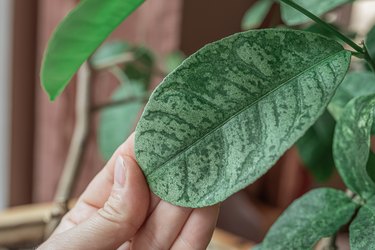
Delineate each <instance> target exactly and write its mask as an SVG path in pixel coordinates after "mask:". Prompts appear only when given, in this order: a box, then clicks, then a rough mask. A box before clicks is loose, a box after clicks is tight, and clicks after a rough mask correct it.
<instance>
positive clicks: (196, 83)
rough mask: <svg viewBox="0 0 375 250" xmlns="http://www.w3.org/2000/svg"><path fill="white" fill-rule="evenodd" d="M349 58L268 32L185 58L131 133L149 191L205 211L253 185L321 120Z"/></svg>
mask: <svg viewBox="0 0 375 250" xmlns="http://www.w3.org/2000/svg"><path fill="white" fill-rule="evenodd" d="M350 57H351V54H350V52H348V51H346V50H344V49H343V47H342V46H341V45H340V44H338V43H337V42H335V41H333V40H330V39H327V38H325V37H323V36H320V35H317V34H313V33H307V32H303V31H293V30H279V29H270V30H257V31H248V32H244V33H239V34H235V35H233V36H230V37H227V38H225V39H223V40H220V41H217V42H215V43H212V44H209V45H207V46H205V47H204V48H202V49H201V50H199V51H198V52H196V53H195V54H193V55H192V56H190V57H189V58H187V59H186V60H185V61H184V62H183V63H182V64H181V66H179V67H178V68H177V69H176V70H175V71H173V72H172V73H171V74H170V75H168V76H167V77H166V78H165V79H164V81H163V82H162V83H161V84H160V85H159V87H158V88H157V89H156V90H155V91H154V93H153V94H152V96H151V99H150V101H149V102H148V104H147V106H146V108H145V110H144V112H143V115H142V117H141V120H140V122H139V123H138V126H137V128H136V144H135V152H136V157H137V160H138V162H139V164H140V166H141V168H142V169H143V171H144V173H145V176H146V178H147V180H148V183H149V186H150V188H151V190H152V191H153V192H154V193H155V194H156V195H158V196H160V197H161V198H162V199H164V200H166V201H169V202H171V203H173V204H176V205H181V206H188V207H203V206H208V205H212V204H215V203H218V202H220V201H223V200H224V199H226V198H227V197H229V196H230V195H231V194H233V193H235V192H237V191H238V190H240V189H242V188H244V187H246V186H247V185H249V184H250V183H252V182H254V181H255V180H257V179H258V178H259V177H260V176H262V175H263V174H264V173H265V172H267V170H268V169H269V168H271V166H273V165H274V163H275V162H276V161H277V160H278V159H279V158H280V157H281V156H282V155H283V154H284V152H285V151H286V150H287V149H289V148H290V147H291V146H292V145H293V144H294V143H295V142H296V141H297V140H298V138H300V137H301V136H302V135H303V134H304V133H305V132H306V130H307V129H308V128H309V127H310V126H311V125H313V124H314V122H315V121H316V120H317V118H318V117H319V116H320V115H321V114H322V113H323V112H324V109H325V107H326V105H327V104H328V102H329V101H330V99H331V97H332V95H333V93H334V91H335V89H336V88H337V86H338V85H339V83H340V82H341V81H342V79H343V78H344V75H345V74H346V72H347V70H348V67H349V62H350Z"/></svg>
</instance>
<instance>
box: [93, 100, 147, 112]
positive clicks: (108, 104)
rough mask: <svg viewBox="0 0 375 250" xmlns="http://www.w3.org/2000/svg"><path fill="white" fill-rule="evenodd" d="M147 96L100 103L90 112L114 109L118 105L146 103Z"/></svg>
mask: <svg viewBox="0 0 375 250" xmlns="http://www.w3.org/2000/svg"><path fill="white" fill-rule="evenodd" d="M148 98H149V96H144V97H135V96H133V97H128V98H125V99H121V100H116V101H110V102H106V103H102V104H99V105H97V106H94V107H93V108H91V112H96V111H100V110H102V109H105V108H111V107H115V106H118V105H124V104H128V103H131V102H139V101H141V102H147V100H148Z"/></svg>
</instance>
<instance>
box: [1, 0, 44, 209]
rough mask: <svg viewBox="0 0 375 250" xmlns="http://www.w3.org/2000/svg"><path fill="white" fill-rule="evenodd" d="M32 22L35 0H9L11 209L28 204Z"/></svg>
mask: <svg viewBox="0 0 375 250" xmlns="http://www.w3.org/2000/svg"><path fill="white" fill-rule="evenodd" d="M36 22H37V0H28V1H24V0H13V37H12V52H11V53H12V62H11V63H12V76H11V77H12V79H11V80H12V85H11V87H12V96H11V102H12V103H11V114H12V116H11V124H12V125H11V145H10V152H11V156H10V201H9V204H10V205H11V206H15V205H21V204H26V203H30V202H31V196H32V191H31V190H32V178H31V176H32V173H33V164H32V163H33V157H34V155H33V140H34V126H33V125H34V97H35V96H34V92H35V91H34V90H35V85H36V82H35V66H36V65H35V56H36V52H35V51H36ZM1 139H3V138H1Z"/></svg>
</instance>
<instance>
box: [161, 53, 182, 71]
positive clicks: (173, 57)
mask: <svg viewBox="0 0 375 250" xmlns="http://www.w3.org/2000/svg"><path fill="white" fill-rule="evenodd" d="M185 58H186V56H185V55H184V54H183V53H182V52H181V51H173V52H172V53H169V54H168V55H167V57H166V58H165V62H164V63H165V69H166V71H167V72H168V73H171V72H172V71H173V70H175V69H176V68H177V67H178V66H180V64H181V63H182V62H183V61H184V60H185Z"/></svg>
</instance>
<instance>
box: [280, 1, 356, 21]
mask: <svg viewBox="0 0 375 250" xmlns="http://www.w3.org/2000/svg"><path fill="white" fill-rule="evenodd" d="M294 2H295V3H297V4H298V5H300V6H302V7H303V8H304V9H307V10H308V11H310V12H311V13H313V14H315V15H317V16H321V15H323V14H325V13H327V12H329V11H331V10H333V9H335V8H337V7H339V6H341V5H343V4H346V3H349V2H353V0H294ZM281 17H282V19H283V21H284V22H285V23H286V24H287V25H298V24H303V23H306V22H308V21H310V20H311V19H310V18H308V17H307V16H305V15H304V14H302V13H301V12H299V11H298V10H295V9H294V8H292V7H290V6H289V5H287V4H285V3H281Z"/></svg>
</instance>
